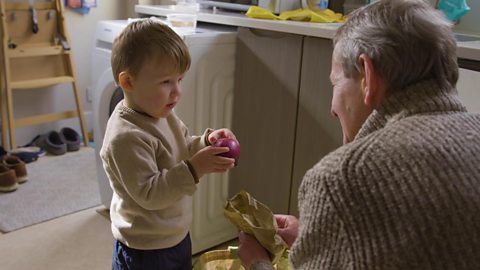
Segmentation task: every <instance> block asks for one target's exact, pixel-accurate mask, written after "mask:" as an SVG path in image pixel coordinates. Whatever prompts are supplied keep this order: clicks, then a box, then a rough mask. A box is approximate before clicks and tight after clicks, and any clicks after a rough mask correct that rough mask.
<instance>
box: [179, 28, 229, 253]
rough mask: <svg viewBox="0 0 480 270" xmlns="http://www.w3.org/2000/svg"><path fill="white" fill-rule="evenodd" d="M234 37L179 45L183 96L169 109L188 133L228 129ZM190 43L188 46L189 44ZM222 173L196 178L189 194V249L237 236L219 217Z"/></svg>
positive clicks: (225, 192) (202, 38)
mask: <svg viewBox="0 0 480 270" xmlns="http://www.w3.org/2000/svg"><path fill="white" fill-rule="evenodd" d="M235 37H236V33H233V32H232V33H214V34H212V35H208V34H206V35H205V36H202V35H196V36H195V39H194V40H193V39H192V40H189V39H186V40H185V42H186V43H187V46H188V48H189V50H190V54H191V56H192V64H191V67H190V71H189V72H187V74H186V76H185V78H184V80H183V82H182V89H183V97H182V100H181V102H180V103H179V104H178V106H177V107H176V109H175V111H176V113H177V114H178V115H179V117H180V118H181V119H182V120H183V121H184V123H185V124H186V125H187V126H188V127H189V130H190V131H191V133H192V134H201V133H202V132H203V131H204V130H205V128H207V127H211V128H221V127H228V128H231V126H232V125H231V123H232V101H233V78H234V69H235V66H234V63H235V44H236V40H235ZM190 41H192V42H190ZM228 178H229V177H228V173H223V174H209V175H206V176H204V177H202V178H201V179H200V183H199V184H198V186H197V191H196V192H195V194H194V196H193V224H192V228H191V231H190V236H191V238H192V251H193V253H194V254H195V253H198V252H200V251H203V250H205V249H208V248H211V247H214V246H216V245H218V244H221V243H223V242H226V241H228V240H231V239H233V238H235V237H237V235H238V232H237V230H236V228H235V227H234V226H233V225H232V224H231V223H230V222H229V221H228V220H227V219H226V218H225V217H224V215H223V206H224V204H225V201H226V200H227V199H228V198H229V194H228V183H229V181H228Z"/></svg>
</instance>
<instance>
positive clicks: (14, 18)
mask: <svg viewBox="0 0 480 270" xmlns="http://www.w3.org/2000/svg"><path fill="white" fill-rule="evenodd" d="M10 20H12V21H15V20H17V13H15V12H12V14H10Z"/></svg>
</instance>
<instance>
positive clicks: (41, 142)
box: [31, 131, 67, 156]
mask: <svg viewBox="0 0 480 270" xmlns="http://www.w3.org/2000/svg"><path fill="white" fill-rule="evenodd" d="M31 144H32V145H33V146H38V147H40V148H42V149H44V150H45V151H47V152H48V153H50V154H52V155H57V156H58V155H63V154H65V153H66V152H67V144H66V143H65V141H64V140H63V138H62V136H60V133H58V132H56V131H50V132H48V133H47V134H44V135H38V136H37V137H35V138H34V139H33V141H32V143H31Z"/></svg>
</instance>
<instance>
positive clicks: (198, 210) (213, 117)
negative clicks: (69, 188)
mask: <svg viewBox="0 0 480 270" xmlns="http://www.w3.org/2000/svg"><path fill="white" fill-rule="evenodd" d="M127 24H128V21H127V20H111V21H100V22H99V23H98V24H97V29H96V41H95V48H94V52H93V59H92V68H91V71H92V78H93V85H92V89H93V90H92V92H93V128H94V141H95V153H96V164H97V175H98V183H99V189H100V197H101V201H102V204H103V205H104V206H105V207H107V208H110V202H111V198H112V194H113V192H112V189H111V187H110V184H109V180H108V178H107V175H106V173H105V171H104V169H103V166H102V162H101V159H100V156H99V151H100V149H101V147H102V143H103V137H104V134H105V128H106V125H107V121H108V118H109V117H110V115H111V113H112V111H113V109H114V108H115V106H116V105H117V103H118V102H119V101H121V100H122V99H123V93H122V90H121V88H120V87H118V86H117V85H116V84H115V81H114V79H113V74H112V69H111V66H110V57H111V49H112V43H113V40H114V39H115V37H116V36H117V35H118V34H119V33H120V32H121V31H122V30H123V29H124V28H125V26H126V25H127ZM177 33H178V34H179V35H180V36H181V37H182V38H183V39H184V41H185V43H186V44H187V47H188V48H189V51H190V55H191V59H192V62H191V66H190V70H189V71H188V72H187V74H186V75H185V78H184V79H183V81H182V85H181V86H182V90H183V95H182V99H181V100H180V102H179V104H178V105H177V107H176V108H175V112H176V114H177V115H178V116H179V117H180V118H181V119H182V120H183V122H184V123H185V124H186V125H187V126H188V127H189V130H190V131H191V133H192V134H201V133H202V132H203V131H204V130H205V128H208V127H210V128H221V127H231V118H232V106H233V84H234V68H235V48H236V28H233V27H228V26H221V25H212V24H208V25H198V26H197V29H196V31H195V33H189V34H182V33H181V32H177ZM204 178H207V179H204V181H202V182H204V183H200V184H199V185H198V187H197V192H195V194H194V196H193V216H194V217H193V224H192V229H191V231H190V235H191V238H192V249H193V252H194V253H198V252H199V251H202V250H205V249H208V248H211V247H213V246H215V245H218V244H220V243H223V242H225V241H228V240H230V239H233V238H235V237H236V236H237V231H236V229H235V228H234V227H233V226H232V225H231V224H229V222H228V221H226V220H225V218H224V217H223V205H224V203H225V200H226V199H228V197H227V196H228V174H212V175H209V176H206V177H204ZM209 178H210V179H209Z"/></svg>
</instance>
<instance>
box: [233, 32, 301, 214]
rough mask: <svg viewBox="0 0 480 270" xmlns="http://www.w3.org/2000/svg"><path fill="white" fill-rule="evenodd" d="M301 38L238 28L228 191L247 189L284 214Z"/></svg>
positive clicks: (288, 181)
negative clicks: (235, 154)
mask: <svg viewBox="0 0 480 270" xmlns="http://www.w3.org/2000/svg"><path fill="white" fill-rule="evenodd" d="M302 41H303V37H302V36H299V35H293V34H285V33H279V32H272V31H262V30H252V29H248V28H239V31H238V36H237V56H236V65H235V88H234V101H233V104H234V105H233V123H232V124H233V131H234V133H235V134H236V136H237V138H238V140H239V142H240V146H241V155H240V160H239V165H238V166H237V167H236V168H234V169H233V170H231V172H230V176H231V177H230V194H231V195H234V194H236V193H237V192H238V191H240V190H245V191H247V192H249V193H250V194H252V196H254V197H255V198H256V199H258V200H259V201H261V202H263V203H264V204H266V205H267V206H268V207H270V208H271V209H272V211H273V212H274V213H276V212H280V213H286V212H288V205H289V197H290V185H291V183H290V179H291V173H292V157H293V143H294V136H295V122H296V115H297V101H298V99H297V95H298V86H299V76H300V60H301V49H302Z"/></svg>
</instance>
